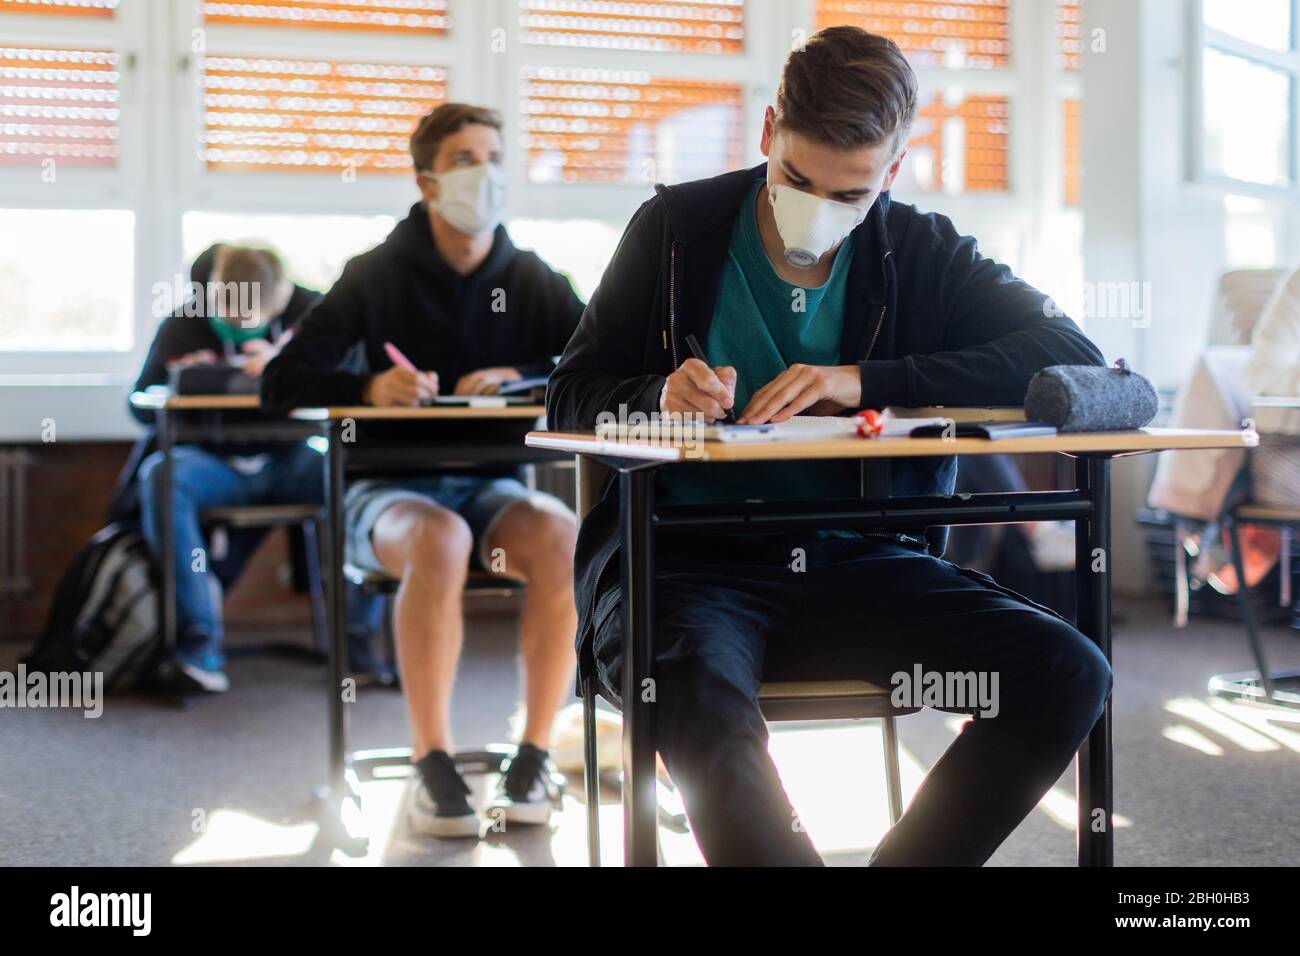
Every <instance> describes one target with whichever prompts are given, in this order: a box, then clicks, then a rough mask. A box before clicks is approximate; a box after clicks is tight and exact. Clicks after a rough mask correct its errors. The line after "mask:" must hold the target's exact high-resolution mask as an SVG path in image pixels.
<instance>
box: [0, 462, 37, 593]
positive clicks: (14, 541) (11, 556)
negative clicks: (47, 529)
mask: <svg viewBox="0 0 1300 956" xmlns="http://www.w3.org/2000/svg"><path fill="white" fill-rule="evenodd" d="M31 461H32V459H31V455H29V454H28V453H27V452H26V451H25V450H24V449H22V448H0V601H2V600H5V599H6V598H16V597H20V596H22V595H24V594H26V593H27V592H28V591H29V590H30V589H31V579H30V578H29V577H28V576H27V554H26V543H27V529H26V519H27V469H28V467H30V465H31Z"/></svg>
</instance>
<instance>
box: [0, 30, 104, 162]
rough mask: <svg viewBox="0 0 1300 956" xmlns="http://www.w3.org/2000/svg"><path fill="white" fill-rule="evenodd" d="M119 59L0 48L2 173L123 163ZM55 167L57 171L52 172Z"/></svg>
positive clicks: (89, 53)
mask: <svg viewBox="0 0 1300 956" xmlns="http://www.w3.org/2000/svg"><path fill="white" fill-rule="evenodd" d="M117 60H118V56H117V54H116V53H113V52H112V51H108V50H53V49H34V48H31V47H13V46H0V166H5V165H37V164H41V163H45V164H46V168H47V178H46V182H47V183H52V182H57V177H58V167H59V165H61V164H63V163H67V164H69V165H76V166H110V167H111V166H113V165H115V164H116V163H117V132H118V117H119V105H118V96H119V93H118V81H119V80H120V75H119V73H118V63H117ZM50 161H52V165H50Z"/></svg>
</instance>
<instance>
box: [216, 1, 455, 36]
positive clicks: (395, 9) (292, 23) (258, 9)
mask: <svg viewBox="0 0 1300 956" xmlns="http://www.w3.org/2000/svg"><path fill="white" fill-rule="evenodd" d="M448 7H449V0H342V2H336V0H255V2H246V3H237V2H225V0H203V3H202V9H203V17H204V19H205V20H206V21H207V22H208V23H233V24H240V25H252V26H274V27H319V28H325V29H338V30H385V31H394V32H405V33H446V32H447V31H448V30H449V29H450V28H451V14H450V11H449V9H448Z"/></svg>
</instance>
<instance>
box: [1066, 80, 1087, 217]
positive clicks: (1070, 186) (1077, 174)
mask: <svg viewBox="0 0 1300 956" xmlns="http://www.w3.org/2000/svg"><path fill="white" fill-rule="evenodd" d="M1061 114H1062V115H1061V132H1062V136H1063V138H1064V140H1065V144H1064V149H1065V155H1064V160H1065V173H1064V177H1063V178H1064V182H1065V185H1064V189H1065V196H1064V197H1063V198H1064V200H1065V204H1066V205H1067V206H1077V205H1079V202H1080V199H1081V197H1082V192H1083V163H1082V157H1083V150H1082V148H1081V146H1080V143H1079V130H1080V118H1079V101H1078V100H1076V99H1067V100H1062V101H1061Z"/></svg>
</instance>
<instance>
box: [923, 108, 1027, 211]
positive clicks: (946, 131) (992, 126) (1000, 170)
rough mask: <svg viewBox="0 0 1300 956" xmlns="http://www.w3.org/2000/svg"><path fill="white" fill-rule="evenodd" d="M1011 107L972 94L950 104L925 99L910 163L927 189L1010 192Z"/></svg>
mask: <svg viewBox="0 0 1300 956" xmlns="http://www.w3.org/2000/svg"><path fill="white" fill-rule="evenodd" d="M1008 112H1009V108H1008V103H1007V98H1006V97H1004V96H968V97H965V98H964V99H963V100H962V101H961V103H960V104H958V105H955V106H954V105H950V104H948V103H947V102H945V100H944V99H943V97H941V96H932V97H930V98H929V99H928V100H923V101H922V103H921V104H920V106H919V107H918V109H917V114H916V122H915V124H914V125H913V126H912V135H911V137H910V139H909V140H908V147H907V149H908V159H907V160H906V162H909V163H911V164H912V169H913V172H914V173H915V174H916V175H917V180H918V185H920V186H921V188H923V189H928V190H934V191H943V190H945V189H955V190H957V191H960V192H1002V191H1005V190H1006V188H1007V181H1008V176H1007V145H1008V144H1007V120H1008Z"/></svg>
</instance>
